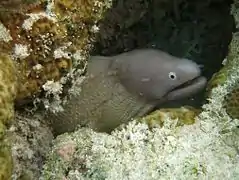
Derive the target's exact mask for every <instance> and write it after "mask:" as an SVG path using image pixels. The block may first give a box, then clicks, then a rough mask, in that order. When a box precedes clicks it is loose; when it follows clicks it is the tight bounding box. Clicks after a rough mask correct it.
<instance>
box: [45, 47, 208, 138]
mask: <svg viewBox="0 0 239 180" xmlns="http://www.w3.org/2000/svg"><path fill="white" fill-rule="evenodd" d="M205 85H206V78H205V77H203V76H201V71H200V68H199V66H198V65H197V64H196V63H195V62H193V61H191V60H187V59H181V58H177V57H174V56H172V55H170V54H167V53H165V52H162V51H160V50H156V49H137V50H133V51H130V52H125V53H122V54H119V55H116V56H111V57H104V56H92V57H91V58H90V59H89V61H88V70H87V74H86V78H85V80H84V81H83V83H82V84H81V87H79V88H81V93H80V94H79V95H78V96H72V97H71V98H70V100H68V102H67V103H66V105H65V107H64V111H62V112H59V113H57V114H53V113H49V114H48V119H49V120H50V121H51V125H52V127H53V130H54V133H55V134H56V135H58V134H61V133H64V132H71V131H74V130H75V129H76V128H77V126H79V125H80V126H86V127H90V128H92V129H94V130H96V131H100V132H111V131H112V130H113V129H114V128H116V127H117V126H119V125H120V124H122V123H126V122H128V121H130V120H131V119H132V118H136V117H141V116H143V115H145V114H147V113H148V112H150V111H152V109H153V108H155V107H156V106H158V105H159V104H162V103H163V102H165V101H171V100H177V99H180V98H185V97H189V96H192V95H194V94H195V93H197V92H199V91H201V90H202V89H203V88H204V87H205Z"/></svg>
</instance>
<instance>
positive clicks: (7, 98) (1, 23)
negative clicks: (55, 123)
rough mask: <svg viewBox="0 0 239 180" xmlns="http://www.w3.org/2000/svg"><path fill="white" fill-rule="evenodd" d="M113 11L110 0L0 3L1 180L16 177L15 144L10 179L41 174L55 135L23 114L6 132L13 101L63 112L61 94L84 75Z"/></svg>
mask: <svg viewBox="0 0 239 180" xmlns="http://www.w3.org/2000/svg"><path fill="white" fill-rule="evenodd" d="M109 7H111V0H93V1H92V0H87V1H76V0H68V1H65V0H27V1H25V0H9V1H8V0H3V1H0V66H1V69H0V86H1V92H0V95H1V96H0V100H1V103H0V111H1V115H0V179H4V180H5V179H10V176H11V173H12V157H11V151H10V148H11V146H10V145H11V143H12V142H13V144H14V145H13V147H12V152H13V160H14V162H13V163H14V174H13V176H12V178H13V179H19V178H23V179H37V177H38V176H39V171H40V169H41V165H42V163H43V156H44V153H46V151H47V150H49V149H47V148H49V147H50V145H49V141H50V140H51V139H52V136H51V131H50V130H49V129H48V127H47V125H46V122H44V123H43V122H39V119H38V118H37V117H36V116H33V115H30V116H29V115H28V116H26V115H24V113H18V114H17V117H16V118H15V120H16V121H14V123H13V125H12V126H11V128H10V129H9V130H8V131H6V125H7V123H9V120H10V119H13V109H14V108H13V106H14V101H15V105H16V107H21V106H22V105H23V104H26V103H28V102H34V105H35V104H36V103H38V102H43V103H44V105H45V108H50V109H51V110H53V111H54V110H59V109H60V104H61V103H62V99H61V98H60V95H64V92H65V91H67V90H68V87H69V86H63V85H64V84H67V83H69V84H70V85H71V82H70V81H71V80H72V79H74V77H75V76H81V75H82V74H83V73H84V71H85V69H86V66H87V57H88V54H89V51H90V50H91V47H92V44H93V42H94V41H95V38H96V36H97V32H98V29H99V26H98V24H97V23H98V21H99V20H100V19H101V18H103V17H104V12H105V11H106V10H107V9H108V8H109ZM13 69H15V71H14V70H13ZM15 73H16V74H17V75H16V74H15ZM15 75H16V76H15ZM68 80H69V81H68ZM16 82H17V84H15V83H16ZM74 83H75V81H73V80H72V84H73V85H74ZM38 97H39V98H38ZM53 107H55V108H53ZM31 108H32V107H31ZM25 113H26V112H25ZM41 113H42V114H43V112H41Z"/></svg>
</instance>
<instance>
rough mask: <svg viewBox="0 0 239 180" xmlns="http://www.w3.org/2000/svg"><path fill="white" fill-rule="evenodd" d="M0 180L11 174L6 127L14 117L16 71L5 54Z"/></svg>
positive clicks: (1, 62) (0, 58)
mask: <svg viewBox="0 0 239 180" xmlns="http://www.w3.org/2000/svg"><path fill="white" fill-rule="evenodd" d="M0 67H1V68H0V179H6V180H7V179H10V177H11V173H12V156H11V146H10V145H11V143H10V140H9V138H8V137H7V134H6V127H7V126H8V125H9V123H10V121H11V120H12V119H13V117H14V98H15V96H16V69H15V67H14V63H13V61H12V59H11V58H10V57H9V56H8V55H7V54H3V53H2V54H0Z"/></svg>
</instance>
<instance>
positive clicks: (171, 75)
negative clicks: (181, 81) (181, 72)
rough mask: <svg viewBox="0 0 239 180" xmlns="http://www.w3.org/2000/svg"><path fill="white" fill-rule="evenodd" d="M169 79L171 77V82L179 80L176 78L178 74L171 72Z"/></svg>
mask: <svg viewBox="0 0 239 180" xmlns="http://www.w3.org/2000/svg"><path fill="white" fill-rule="evenodd" d="M168 77H169V78H170V79H171V80H175V79H177V76H176V73H175V72H170V73H168Z"/></svg>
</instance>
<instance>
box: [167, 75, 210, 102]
mask: <svg viewBox="0 0 239 180" xmlns="http://www.w3.org/2000/svg"><path fill="white" fill-rule="evenodd" d="M206 83H207V80H206V78H205V77H203V76H197V77H195V78H193V79H191V80H189V81H187V82H185V83H183V84H181V85H180V86H177V87H176V88H174V89H172V90H171V91H170V92H169V93H168V94H167V99H168V100H177V99H181V98H186V97H189V96H192V95H194V94H196V93H197V92H199V91H201V90H202V89H203V88H205V86H206Z"/></svg>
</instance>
